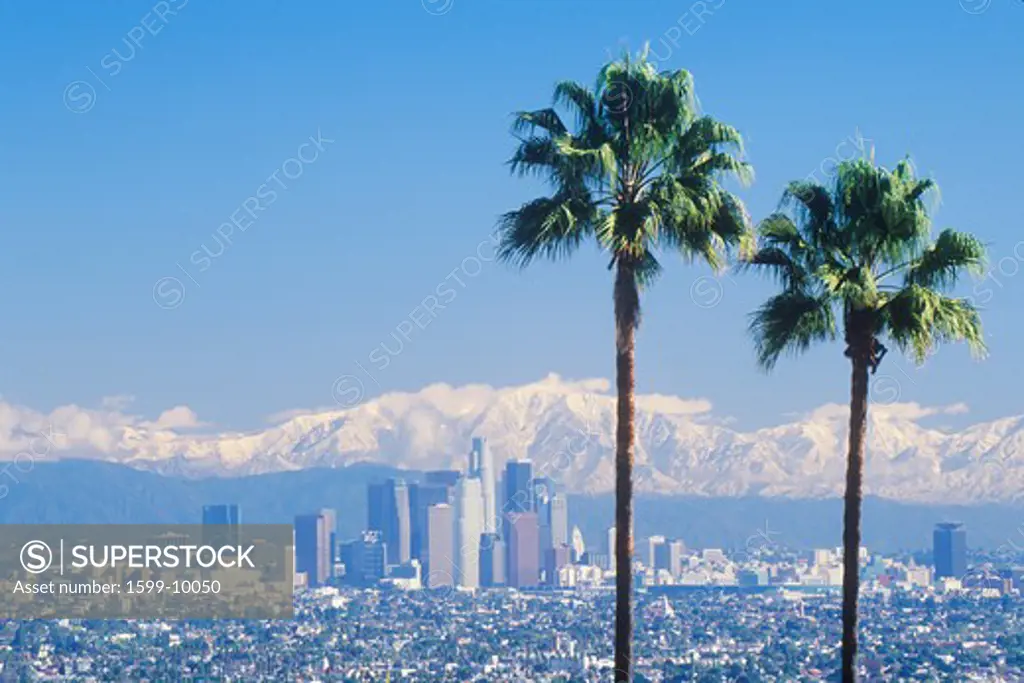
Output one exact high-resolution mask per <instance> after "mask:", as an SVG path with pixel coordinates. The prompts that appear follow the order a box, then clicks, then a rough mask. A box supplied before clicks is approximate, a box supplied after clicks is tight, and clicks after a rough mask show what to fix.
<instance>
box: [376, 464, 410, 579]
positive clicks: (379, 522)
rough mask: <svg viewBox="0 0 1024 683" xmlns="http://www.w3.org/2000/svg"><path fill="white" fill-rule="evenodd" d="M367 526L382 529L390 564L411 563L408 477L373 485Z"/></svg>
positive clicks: (377, 529)
mask: <svg viewBox="0 0 1024 683" xmlns="http://www.w3.org/2000/svg"><path fill="white" fill-rule="evenodd" d="M367 494H368V500H367V503H368V509H367V527H368V528H369V529H370V530H371V531H379V532H380V533H381V539H382V540H383V541H384V545H385V548H386V550H387V559H388V564H389V565H396V564H408V562H409V560H410V558H411V550H412V524H411V512H410V509H409V487H408V486H407V485H406V483H405V480H404V479H388V480H387V481H386V482H384V483H383V484H370V488H369V490H368V492H367Z"/></svg>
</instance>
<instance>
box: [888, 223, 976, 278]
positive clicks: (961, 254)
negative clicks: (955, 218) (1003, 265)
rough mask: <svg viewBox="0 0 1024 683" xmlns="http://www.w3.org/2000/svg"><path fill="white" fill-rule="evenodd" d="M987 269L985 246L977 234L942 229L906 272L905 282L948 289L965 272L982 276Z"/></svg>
mask: <svg viewBox="0 0 1024 683" xmlns="http://www.w3.org/2000/svg"><path fill="white" fill-rule="evenodd" d="M984 270H985V245H983V244H982V243H981V241H980V240H978V238H976V237H975V236H974V235H969V234H967V233H963V232H957V231H956V230H943V231H942V233H940V234H939V237H938V239H936V240H935V242H934V243H933V244H932V245H931V246H929V247H928V248H927V249H925V251H924V253H922V254H921V256H920V258H918V259H917V261H916V262H915V263H914V264H912V265H911V266H910V267H909V268H908V269H907V272H906V283H907V284H915V285H920V286H922V287H936V288H940V289H946V288H949V287H952V286H954V285H955V284H956V282H957V280H958V279H959V277H960V274H961V272H962V271H967V272H968V273H971V274H974V275H981V274H982V273H984Z"/></svg>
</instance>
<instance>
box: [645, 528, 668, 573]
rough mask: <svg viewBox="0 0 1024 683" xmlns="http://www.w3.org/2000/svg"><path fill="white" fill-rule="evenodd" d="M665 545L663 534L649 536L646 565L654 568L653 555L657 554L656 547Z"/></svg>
mask: <svg viewBox="0 0 1024 683" xmlns="http://www.w3.org/2000/svg"><path fill="white" fill-rule="evenodd" d="M663 545H665V537H664V536H651V537H650V538H648V539H647V566H648V567H650V568H652V569H654V568H655V567H656V566H657V564H656V562H655V560H656V558H655V555H656V554H657V551H658V547H659V546H663Z"/></svg>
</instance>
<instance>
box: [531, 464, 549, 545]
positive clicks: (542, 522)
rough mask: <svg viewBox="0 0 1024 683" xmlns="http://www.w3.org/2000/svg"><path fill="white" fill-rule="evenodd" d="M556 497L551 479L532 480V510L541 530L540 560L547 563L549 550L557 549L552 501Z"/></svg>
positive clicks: (537, 478) (535, 478)
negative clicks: (552, 516) (552, 521)
mask: <svg viewBox="0 0 1024 683" xmlns="http://www.w3.org/2000/svg"><path fill="white" fill-rule="evenodd" d="M554 495H555V482H554V480H553V479H551V477H534V478H533V479H531V480H530V509H531V510H533V511H534V512H536V513H537V524H538V525H539V529H540V558H541V562H542V563H543V562H544V561H545V558H546V557H547V553H548V550H550V549H551V548H553V547H555V543H554V533H553V530H552V527H551V499H552V498H553V497H554Z"/></svg>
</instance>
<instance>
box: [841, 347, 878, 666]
mask: <svg viewBox="0 0 1024 683" xmlns="http://www.w3.org/2000/svg"><path fill="white" fill-rule="evenodd" d="M857 336H858V337H859V338H857V339H854V340H853V343H852V344H851V346H850V349H849V352H848V354H847V355H849V356H850V358H851V364H852V366H853V371H852V375H851V378H850V435H849V451H848V452H847V455H846V495H845V498H844V500H843V683H856V680H857V593H858V590H859V587H860V509H861V502H862V493H861V488H862V485H863V481H864V449H865V436H866V434H867V426H868V358H869V356H870V353H871V339H872V337H871V335H857ZM865 336H866V337H867V339H866V341H865V339H864V338H863V337H865Z"/></svg>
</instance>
